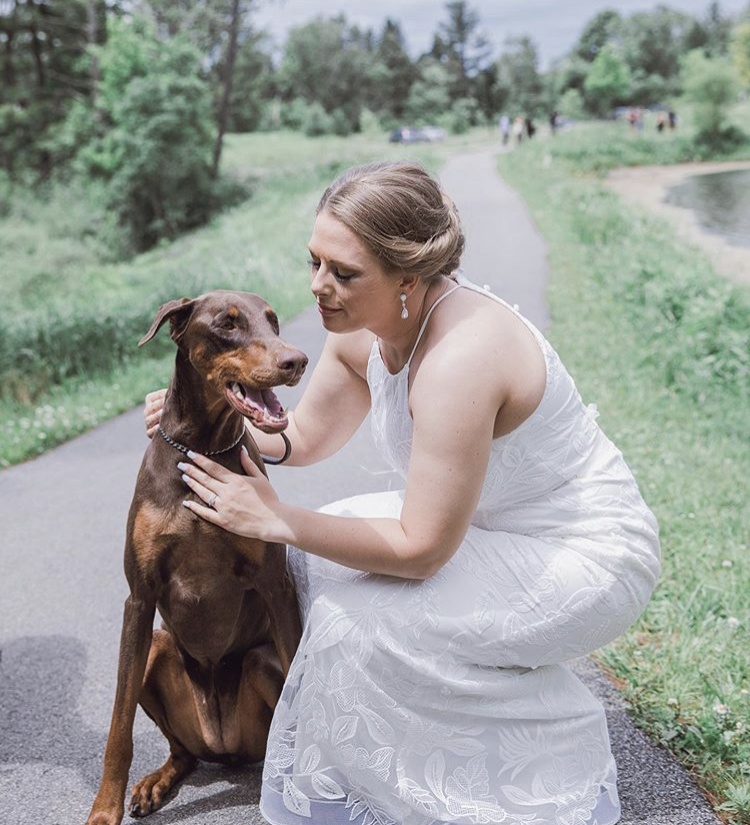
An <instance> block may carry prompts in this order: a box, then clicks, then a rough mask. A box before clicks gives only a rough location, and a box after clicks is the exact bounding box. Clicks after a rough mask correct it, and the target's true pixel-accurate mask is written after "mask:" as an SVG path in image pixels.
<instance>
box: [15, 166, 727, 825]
mask: <svg viewBox="0 0 750 825" xmlns="http://www.w3.org/2000/svg"><path fill="white" fill-rule="evenodd" d="M441 179H442V182H443V184H444V185H445V187H446V189H447V190H448V191H449V192H450V193H451V194H452V195H453V196H454V198H455V199H456V201H457V203H458V205H459V209H460V212H461V215H462V218H463V221H464V224H465V227H466V230H467V238H468V247H467V253H466V256H465V258H464V268H465V270H466V273H467V275H468V276H469V277H470V278H472V280H475V281H477V282H479V283H480V284H488V285H489V286H491V287H492V288H493V290H494V291H495V292H497V293H498V294H500V295H502V296H503V297H504V298H505V299H506V300H508V301H510V302H511V303H517V304H519V306H520V308H521V311H522V312H523V313H524V314H525V315H527V316H528V317H529V318H530V319H531V320H532V321H533V322H534V323H535V324H537V325H538V326H539V327H541V328H542V329H544V328H546V326H547V324H548V315H547V307H546V303H545V299H544V291H545V284H546V281H547V275H548V272H547V264H546V257H545V248H544V243H543V241H542V239H541V238H540V236H539V235H538V233H537V232H536V230H535V229H534V227H533V224H532V223H531V221H530V219H529V217H528V214H527V211H526V208H525V206H524V204H523V202H522V201H521V200H520V199H519V197H518V196H517V195H516V194H515V193H514V192H513V191H512V190H510V189H509V188H508V187H507V186H506V185H505V184H504V183H503V181H502V180H501V179H500V178H499V177H498V176H497V174H496V172H495V164H494V158H493V156H492V154H491V153H489V152H481V153H475V154H471V155H465V156H460V157H456V158H455V159H453V160H452V161H450V162H449V163H448V164H447V166H446V167H445V169H444V170H443V172H442V175H441ZM284 334H285V336H286V337H287V338H289V340H290V341H293V342H294V343H296V344H297V345H298V346H300V347H302V348H303V349H304V350H305V351H306V352H307V353H308V354H309V355H310V356H311V360H312V361H313V362H314V361H315V359H316V357H317V354H318V352H319V351H320V347H321V344H322V329H321V326H320V323H319V320H318V316H317V312H316V311H315V309H314V308H311V309H310V310H309V311H307V312H305V313H303V314H302V315H300V316H299V317H298V318H296V319H295V320H294V321H292V322H291V323H289V324H287V325H286V328H285V331H284ZM299 390H300V388H296V389H295V390H294V391H289V392H287V393H286V394H285V395H284V396H283V401H284V403H289V404H291V405H293V404H294V401H295V399H296V398H297V397H298V395H299ZM144 447H145V437H144V434H143V427H142V419H141V411H140V410H134V411H132V412H130V413H127V414H125V415H122V416H119V417H118V418H116V419H114V420H112V421H110V422H108V423H107V424H105V425H103V426H101V427H98V428H97V429H96V430H94V431H92V432H90V433H88V434H86V435H84V436H82V437H80V438H77V439H75V440H74V441H71V442H69V443H68V444H65V445H64V446H62V447H60V448H58V449H56V450H53V451H52V452H50V453H48V454H47V455H45V456H43V457H42V458H39V459H37V460H36V461H32V462H29V463H27V464H25V465H22V466H19V467H15V468H12V469H10V470H6V471H4V472H1V473H0V524H1V525H2V532H3V534H2V538H1V539H0V649H1V652H2V659H1V660H0V825H4V824H5V823H7V824H8V825H82V823H83V822H84V821H85V817H86V815H87V813H88V809H89V806H90V804H91V801H92V799H93V795H94V793H95V790H96V787H97V783H98V780H99V777H100V773H101V761H102V753H103V749H104V743H105V739H106V734H107V729H108V726H109V716H110V711H111V707H112V699H113V695H114V684H115V672H116V665H117V645H118V639H119V633H120V621H121V615H122V604H123V602H124V599H125V596H126V585H125V580H124V576H123V573H122V547H123V543H124V527H125V519H126V515H127V510H128V507H129V504H130V497H131V494H132V490H133V484H134V480H135V476H136V473H137V470H138V466H139V464H140V460H141V456H142V453H143V449H144ZM271 476H272V479H273V481H274V484H275V485H276V486H277V488H278V489H279V491H280V493H281V495H282V497H284V498H286V499H287V500H289V501H295V502H298V503H301V504H305V505H307V506H319V505H321V504H323V503H325V502H326V501H330V500H333V499H336V498H341V497H343V496H346V495H351V494H353V493H355V492H365V491H369V490H379V489H384V488H387V487H389V486H390V485H393V484H396V483H397V481H396V479H395V477H394V476H393V475H391V474H390V473H389V472H388V470H387V468H386V467H385V466H384V464H383V462H382V461H381V459H380V458H379V456H378V455H376V454H375V452H374V450H373V448H372V445H371V443H370V440H369V434H368V433H367V432H366V427H363V429H362V430H361V431H360V432H359V433H358V434H357V436H356V437H355V439H354V440H353V442H352V443H351V444H350V445H348V446H347V448H346V450H345V451H344V452H342V453H341V454H339V455H338V456H336V457H334V458H333V459H330V460H328V461H326V462H324V463H322V464H320V465H317V466H316V467H313V468H308V469H305V470H290V469H286V470H285V469H283V468H273V469H272V473H271ZM575 667H576V669H577V670H578V671H579V672H580V673H581V674H582V675H583V676H584V678H585V679H586V681H587V683H588V684H589V685H590V686H591V688H592V690H594V692H596V693H597V694H598V695H600V696H602V698H603V699H604V701H605V702H606V705H607V708H608V718H609V722H610V727H611V732H612V738H613V743H614V748H615V756H616V759H617V762H618V768H619V771H620V789H621V797H622V800H623V807H624V816H623V819H622V820H621V823H622V825H716V823H717V822H718V820H716V818H715V817H714V816H713V814H712V813H711V811H710V809H709V808H708V806H707V805H706V803H705V802H704V801H703V799H702V797H701V796H700V794H698V792H697V791H696V790H695V788H694V787H693V785H692V784H691V782H690V781H689V779H688V777H687V776H686V775H685V773H684V772H683V771H681V770H680V769H679V767H678V766H677V765H676V764H675V763H674V761H673V760H672V759H671V758H670V757H669V756H668V755H667V754H665V753H664V752H663V751H660V750H658V749H656V748H654V747H653V746H652V745H651V744H650V743H649V742H648V741H647V740H646V739H645V737H644V736H643V735H642V734H641V733H640V732H639V731H637V730H636V729H635V728H634V727H633V725H632V723H631V722H630V720H629V718H628V717H627V714H626V712H625V709H624V707H623V705H622V702H621V700H620V699H619V697H618V696H617V694H616V692H615V691H614V690H613V689H612V688H611V686H610V685H609V684H608V683H607V682H606V680H604V679H603V678H602V677H601V676H600V675H599V674H598V672H597V671H596V669H595V668H594V667H593V666H592V665H591V664H590V663H588V662H578V663H576V665H575ZM165 755H166V748H165V742H164V740H163V738H162V736H161V734H160V733H159V732H158V731H157V730H156V729H155V728H154V726H153V725H152V724H151V722H150V721H149V720H148V719H147V718H146V717H145V716H144V715H143V714H142V713H140V711H139V717H138V720H137V724H136V732H135V756H134V760H133V768H132V771H131V781H132V780H134V779H136V778H139V777H140V776H142V775H143V774H145V773H147V772H150V771H151V770H153V769H154V768H155V767H156V766H157V765H159V764H161V762H162V761H163V759H164V757H165ZM259 787H260V770H259V768H258V767H250V768H244V769H236V770H235V769H232V770H229V769H226V768H221V767H215V766H203V767H201V768H200V769H199V770H198V771H197V772H196V773H195V774H194V775H193V776H192V777H191V778H190V779H189V780H188V781H187V782H186V783H185V785H184V786H183V788H182V789H181V791H180V793H179V795H178V796H177V798H176V799H175V800H173V801H172V802H171V803H170V804H169V805H168V806H167V807H166V808H165V809H164V810H163V811H161V812H159V813H157V814H154V815H153V816H152V817H151V818H150V819H149V821H150V822H153V823H154V825H167V824H168V823H184V824H185V825H229V823H262V822H263V820H262V818H261V817H260V815H259V813H258V810H257V799H258V793H259Z"/></svg>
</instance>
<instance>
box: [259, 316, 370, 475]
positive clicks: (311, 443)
mask: <svg viewBox="0 0 750 825" xmlns="http://www.w3.org/2000/svg"><path fill="white" fill-rule="evenodd" d="M372 341H373V338H372V335H371V334H370V333H366V332H355V333H350V334H346V335H336V334H329V335H328V336H327V337H326V341H325V345H324V347H323V351H322V353H321V355H320V359H319V360H318V363H317V364H316V366H315V369H314V371H313V374H312V375H311V376H310V382H309V384H308V385H307V387H306V388H305V391H304V393H303V394H302V398H301V399H300V401H299V403H298V404H297V407H296V409H295V410H294V412H293V413H291V414H290V416H289V426H288V427H287V431H286V433H287V437H288V438H289V441H290V442H291V444H292V454H291V457H290V459H289V461H288V462H287V463H288V464H290V465H292V466H297V467H303V466H307V465H309V464H315V463H316V462H318V461H322V460H323V459H324V458H328V457H329V456H331V455H333V454H334V453H336V452H338V450H340V449H341V447H343V446H344V444H346V443H347V441H349V439H350V438H351V437H352V436H353V435H354V433H355V432H356V431H357V429H358V428H359V426H360V425H361V424H362V422H363V421H364V419H365V416H366V415H367V413H368V412H369V410H370V390H369V388H368V386H367V378H366V370H367V358H368V356H369V352H370V347H371V345H372ZM255 432H256V431H255V430H252V433H253V437H255ZM260 435H264V434H263V433H261V434H260ZM273 438H274V436H271V439H273ZM255 439H256V442H257V443H258V446H259V447H260V449H261V452H262V453H264V454H265V455H276V452H278V453H279V454H280V453H281V451H283V447H282V446H280V444H279V442H280V441H281V439H280V438H279V437H278V436H275V439H276V440H275V442H274V447H275V449H276V452H274V453H265V451H264V449H263V446H261V440H260V439H258V438H257V437H255ZM268 439H269V437H268V436H265V440H264V441H263V442H262V443H263V444H264V445H265V443H266V440H268ZM272 449H273V448H272Z"/></svg>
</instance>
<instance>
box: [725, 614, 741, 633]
mask: <svg viewBox="0 0 750 825" xmlns="http://www.w3.org/2000/svg"><path fill="white" fill-rule="evenodd" d="M727 624H728V625H729V627H731V628H732V630H734V629H735V628H736V627H739V626H740V620H739V619H738V618H736V617H735V616H730V617H729V618H728V619H727Z"/></svg>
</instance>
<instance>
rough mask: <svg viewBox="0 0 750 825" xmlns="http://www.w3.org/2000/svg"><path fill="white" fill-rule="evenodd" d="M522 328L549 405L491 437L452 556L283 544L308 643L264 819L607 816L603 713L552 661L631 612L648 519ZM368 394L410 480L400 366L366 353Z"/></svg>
mask: <svg viewBox="0 0 750 825" xmlns="http://www.w3.org/2000/svg"><path fill="white" fill-rule="evenodd" d="M460 282H461V285H462V286H464V287H465V288H468V289H472V290H475V291H477V292H481V293H483V294H487V295H488V296H489V297H490V298H491V299H493V300H498V301H499V300H500V299H498V298H496V297H495V296H493V295H490V294H489V293H487V292H485V291H484V290H481V289H480V288H479V287H476V286H474V285H473V284H470V283H469V282H467V281H465V280H463V279H462V280H461V281H460ZM505 306H506V307H507V304H506V305H505ZM509 310H510V311H514V310H512V309H511V308H509ZM526 323H527V324H528V325H529V327H530V329H531V330H532V332H533V333H534V335H535V336H536V337H537V340H538V342H539V345H540V347H541V348H542V351H543V353H544V357H545V361H546V364H547V384H546V388H545V391H544V396H543V398H542V401H541V403H540V404H539V406H538V408H537V409H536V411H535V412H534V413H533V414H532V415H531V417H530V418H528V419H527V420H526V421H525V422H524V423H523V424H521V425H520V426H519V427H518V428H517V429H516V430H514V431H513V432H512V433H510V434H509V435H507V436H504V437H502V438H499V439H496V440H495V442H494V443H493V447H492V452H491V457H490V462H489V467H488V470H487V475H486V478H485V481H484V486H483V490H482V494H481V498H480V502H479V505H478V507H477V510H476V514H475V517H474V519H473V521H472V524H471V526H470V528H469V530H468V532H467V534H466V537H465V539H464V541H463V543H462V545H461V547H460V548H459V550H458V551H457V552H456V554H455V555H454V556H453V558H452V559H451V560H450V561H449V562H448V564H446V565H445V566H444V567H443V568H442V569H441V570H440V571H439V572H438V573H437V574H436V575H435V576H433V577H431V578H430V579H428V580H426V581H407V580H402V579H397V578H393V577H388V576H381V575H372V574H367V573H361V572H357V571H355V570H351V569H349V568H346V567H341V566H339V565H336V564H334V563H332V562H328V561H325V560H323V559H320V558H317V557H315V556H308V555H307V554H304V553H302V552H301V551H299V550H296V549H294V548H290V555H289V562H290V568H291V570H292V572H293V575H294V577H295V580H296V582H297V587H298V590H299V594H300V599H301V609H302V614H303V619H304V633H303V638H302V642H301V644H300V648H299V651H298V653H297V656H296V657H295V659H294V662H293V664H292V668H291V671H290V673H289V677H288V679H287V682H286V685H285V687H284V691H283V693H282V696H281V700H280V702H279V705H278V706H277V708H276V712H275V715H274V718H273V723H272V728H271V733H270V737H269V745H268V752H267V755H266V763H265V771H264V777H263V792H262V800H261V810H262V811H263V813H264V815H265V816H266V818H267V819H269V821H271V822H272V823H274V825H291V823H296V824H298V825H305V824H306V823H313V822H314V823H316V825H318V823H323V825H329V824H330V825H334V823H336V825H338V823H344V822H349V821H351V822H355V823H356V825H376V823H377V825H438V823H447V822H455V823H505V825H521V823H524V824H525V823H529V824H530V825H612V823H614V822H616V821H617V818H618V815H619V807H618V803H617V792H616V787H615V771H614V763H613V760H612V755H611V752H610V747H609V739H608V734H607V726H606V721H605V717H604V711H603V708H602V706H601V704H600V703H599V702H598V700H596V699H595V698H594V697H593V696H592V695H591V693H590V692H589V691H588V689H587V688H586V687H585V686H584V685H583V684H582V683H581V682H580V681H579V680H578V679H577V678H576V677H575V676H574V675H573V674H572V673H571V671H570V670H569V669H568V668H567V667H566V666H565V665H564V662H565V661H566V660H569V659H571V658H575V657H578V656H582V655H585V654H587V653H589V652H591V651H593V650H595V649H596V648H598V647H601V646H602V645H604V644H606V643H608V642H609V641H611V640H612V639H614V638H616V637H617V636H618V635H620V634H621V633H622V632H623V631H624V630H626V629H627V627H628V626H629V625H630V624H632V622H633V621H634V620H635V619H636V618H637V617H638V615H639V614H640V613H641V611H642V610H643V607H644V606H645V604H646V603H647V601H648V599H649V596H650V594H651V591H652V589H653V587H654V584H655V582H656V579H657V576H658V573H659V543H658V533H657V526H656V522H655V520H654V517H653V515H652V514H651V512H650V511H649V510H648V508H647V507H646V505H645V503H644V502H643V499H642V498H641V496H640V493H639V491H638V488H637V485H636V483H635V481H634V479H633V476H632V474H631V472H630V471H629V469H628V467H627V465H626V464H625V462H624V460H623V458H622V455H621V454H620V452H619V451H618V450H617V449H616V448H615V447H614V446H613V445H612V444H611V442H610V441H609V440H608V439H607V438H606V437H605V436H604V434H603V433H602V432H601V430H600V429H599V427H598V425H597V423H596V420H595V418H596V414H595V410H594V409H593V408H590V407H588V408H587V407H586V406H584V404H583V402H582V401H581V398H580V396H579V394H578V392H577V390H576V388H575V386H574V384H573V381H572V379H571V378H570V376H569V375H568V373H567V372H566V370H565V368H564V367H563V365H562V364H561V362H560V360H559V358H558V357H557V355H556V353H555V352H554V350H553V349H552V347H551V346H550V345H549V343H548V342H547V341H546V340H545V339H544V337H543V336H542V335H541V334H540V333H539V332H538V331H537V330H536V329H535V328H534V327H533V326H532V325H531V324H529V322H528V321H526ZM368 383H369V385H370V391H371V395H372V427H373V434H374V437H375V440H376V442H377V445H378V447H379V449H380V450H382V452H383V454H384V455H385V456H386V458H387V459H388V460H389V461H390V463H391V464H392V465H393V467H394V468H395V469H396V470H397V471H398V472H400V473H402V474H403V475H404V476H405V474H406V468H407V466H408V461H409V452H410V447H411V419H410V417H409V413H408V403H407V402H408V398H407V394H408V364H407V367H405V368H404V370H402V371H401V372H400V373H398V374H397V375H390V374H389V373H388V372H387V370H386V369H385V366H384V364H383V362H382V360H381V358H380V355H379V352H378V348H377V344H376V345H375V346H374V347H373V351H372V354H371V356H370V362H369V367H368ZM402 503H403V494H402V493H401V492H392V491H391V492H384V493H376V494H369V495H363V496H355V497H353V498H350V499H345V500H343V501H339V502H336V503H335V504H332V505H330V506H329V507H326V508H325V511H326V512H329V513H335V514H338V515H343V516H352V517H357V516H368V517H377V516H381V517H391V518H398V517H399V514H400V511H401V506H402Z"/></svg>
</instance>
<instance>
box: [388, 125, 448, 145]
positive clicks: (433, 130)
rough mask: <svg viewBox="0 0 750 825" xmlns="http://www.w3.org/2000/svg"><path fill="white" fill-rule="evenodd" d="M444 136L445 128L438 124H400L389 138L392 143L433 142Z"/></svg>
mask: <svg viewBox="0 0 750 825" xmlns="http://www.w3.org/2000/svg"><path fill="white" fill-rule="evenodd" d="M444 137H445V130H444V129H439V128H438V127H437V126H421V127H419V128H416V127H414V126H400V127H399V128H398V129H394V130H393V131H392V132H391V134H390V137H389V138H388V140H389V141H390V142H391V143H432V142H434V141H438V140H443V138H444Z"/></svg>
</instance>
